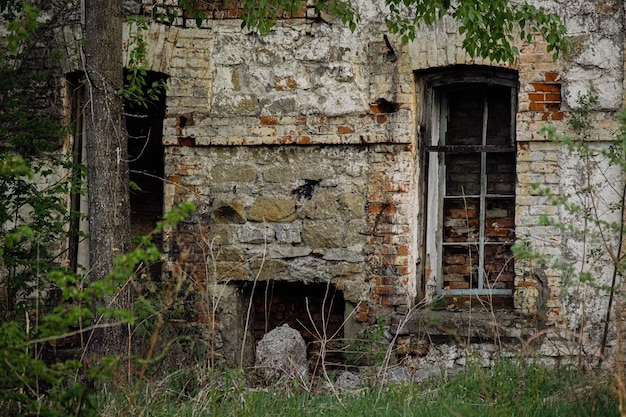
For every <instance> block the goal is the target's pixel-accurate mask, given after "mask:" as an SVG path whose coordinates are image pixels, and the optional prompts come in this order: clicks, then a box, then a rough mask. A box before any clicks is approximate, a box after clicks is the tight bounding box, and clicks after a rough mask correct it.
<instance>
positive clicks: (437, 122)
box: [422, 68, 518, 296]
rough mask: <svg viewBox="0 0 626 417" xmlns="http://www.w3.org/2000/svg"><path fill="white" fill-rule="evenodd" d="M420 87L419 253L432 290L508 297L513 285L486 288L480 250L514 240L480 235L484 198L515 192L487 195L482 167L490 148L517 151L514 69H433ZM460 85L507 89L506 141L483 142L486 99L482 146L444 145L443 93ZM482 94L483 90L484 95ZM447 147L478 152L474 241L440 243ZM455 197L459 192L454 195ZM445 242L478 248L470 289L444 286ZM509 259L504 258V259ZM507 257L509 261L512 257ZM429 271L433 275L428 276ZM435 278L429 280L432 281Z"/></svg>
mask: <svg viewBox="0 0 626 417" xmlns="http://www.w3.org/2000/svg"><path fill="white" fill-rule="evenodd" d="M422 81H424V83H422V87H423V88H424V101H425V104H426V109H425V110H426V111H425V112H424V117H423V118H424V119H425V120H424V123H423V124H424V125H425V129H424V132H425V135H424V136H423V142H422V143H423V145H424V146H423V147H422V149H423V152H422V155H423V158H424V159H423V162H424V166H425V169H424V171H423V175H424V177H425V181H424V185H423V187H424V189H423V192H424V194H423V195H425V196H426V199H425V204H424V206H423V212H424V213H423V221H424V232H423V242H424V243H423V244H424V246H423V248H424V251H423V254H424V257H423V258H428V260H429V262H428V264H427V265H425V266H424V267H425V268H428V269H429V274H430V277H429V278H430V279H429V283H430V284H431V285H432V284H433V283H434V284H435V288H434V292H435V294H436V295H438V296H512V294H513V291H514V290H513V288H506V289H504V288H491V287H490V285H489V282H488V280H487V278H486V272H485V258H486V256H485V249H486V248H487V246H489V245H494V244H498V245H502V244H505V245H507V246H511V245H512V244H513V243H514V238H513V240H512V241H510V242H509V241H507V242H505V243H503V242H497V243H490V242H487V240H486V239H485V227H486V219H485V211H486V210H485V207H486V199H487V198H489V199H492V198H498V197H502V198H510V199H513V201H515V191H513V193H512V194H509V195H506V196H505V195H503V196H497V195H488V194H487V172H486V158H487V156H488V154H489V153H492V152H496V153H499V152H508V153H513V156H514V159H516V158H515V156H516V155H515V152H516V149H517V147H516V141H515V132H516V126H515V119H516V117H515V116H516V112H517V92H518V81H517V74H516V73H514V72H513V71H508V70H504V71H502V72H501V73H500V72H499V71H498V70H497V69H491V68H488V69H485V68H480V69H478V70H473V69H471V68H461V69H459V68H453V69H449V70H444V71H436V72H433V73H430V74H426V75H425V76H424V77H422ZM463 86H472V87H474V88H475V87H481V86H482V87H484V88H485V89H487V88H489V87H494V86H497V87H506V88H509V90H510V94H511V98H510V102H509V103H510V108H511V118H510V128H509V133H510V135H509V143H508V144H506V145H488V144H487V143H486V129H487V125H486V121H487V117H488V111H489V107H488V105H487V103H486V98H485V101H484V102H483V117H482V127H481V132H482V144H481V145H449V144H446V143H445V138H446V132H445V127H446V126H447V119H446V117H447V111H448V110H449V109H448V103H447V102H446V97H447V94H448V93H449V92H450V91H454V89H458V88H461V87H463ZM485 97H486V95H485ZM447 152H453V153H455V154H459V153H474V154H476V153H478V154H480V169H481V171H480V182H481V184H480V194H479V195H476V196H472V197H473V198H476V199H478V200H479V202H480V206H479V208H480V209H479V212H480V226H479V230H480V232H479V234H480V236H479V237H478V241H477V242H469V241H467V242H462V243H459V242H455V243H444V238H443V236H444V227H443V221H444V214H443V213H444V208H443V204H444V198H453V197H451V196H447V195H446V194H445V193H446V190H445V182H446V181H445V178H446V172H445V169H446V164H445V162H444V161H445V155H446V153H447ZM513 190H515V184H513ZM454 198H458V196H456V197H454ZM445 244H448V245H455V246H459V247H462V246H467V247H468V250H469V248H470V246H472V247H474V246H475V247H476V249H477V252H478V269H477V271H478V277H477V284H476V287H475V288H473V286H472V285H471V283H470V288H464V289H450V288H445V287H444V273H443V263H444V262H443V246H444V245H445ZM507 262H508V261H507ZM510 262H513V260H512V259H511V261H510ZM433 274H434V280H433V279H432V275H433ZM433 281H434V282H433Z"/></svg>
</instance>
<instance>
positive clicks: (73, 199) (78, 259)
mask: <svg viewBox="0 0 626 417" xmlns="http://www.w3.org/2000/svg"><path fill="white" fill-rule="evenodd" d="M83 80H84V73H83V72H82V71H76V72H73V73H70V74H67V75H66V77H65V85H66V91H67V98H68V102H69V106H70V108H69V109H68V110H69V116H70V120H69V128H70V131H71V133H72V146H71V152H72V163H73V172H72V190H71V194H70V216H71V217H70V225H69V238H68V261H69V268H70V270H71V271H74V272H79V269H80V268H81V267H82V268H86V269H88V266H89V243H88V240H87V235H88V229H89V228H88V223H87V222H88V220H87V195H86V193H83V192H81V190H84V184H83V181H85V180H86V178H82V175H83V174H82V172H81V170H80V166H81V165H83V166H86V165H87V161H86V143H85V140H84V136H85V125H86V120H85V114H86V113H85V105H86V103H87V101H86V99H85V90H86V89H85V84H84V82H83Z"/></svg>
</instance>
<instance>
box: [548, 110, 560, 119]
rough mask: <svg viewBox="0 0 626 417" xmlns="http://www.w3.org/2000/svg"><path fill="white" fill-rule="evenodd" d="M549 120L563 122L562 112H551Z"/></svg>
mask: <svg viewBox="0 0 626 417" xmlns="http://www.w3.org/2000/svg"><path fill="white" fill-rule="evenodd" d="M550 119H551V120H563V112H562V111H555V112H552V114H551V115H550Z"/></svg>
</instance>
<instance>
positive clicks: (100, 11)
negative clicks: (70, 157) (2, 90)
mask: <svg viewBox="0 0 626 417" xmlns="http://www.w3.org/2000/svg"><path fill="white" fill-rule="evenodd" d="M83 12H84V18H85V47H84V48H85V49H84V50H85V69H86V76H87V88H88V90H87V109H86V111H87V123H86V142H87V194H88V202H89V239H90V243H89V245H90V254H89V262H90V271H89V279H90V280H92V281H93V280H100V279H102V278H104V277H105V276H106V275H107V274H108V273H109V272H110V271H111V269H112V267H113V258H114V257H115V256H116V255H118V254H121V253H125V252H127V251H128V250H129V248H130V206H129V190H128V163H127V160H128V146H127V135H126V129H125V123H124V117H123V108H124V105H123V102H122V99H121V98H120V97H119V96H118V94H117V92H116V91H117V89H119V88H120V87H121V86H122V83H123V61H122V1H121V0H86V1H85V8H84V11H83ZM125 299H126V297H124V296H123V294H118V295H117V296H113V297H110V298H109V299H105V300H99V302H100V303H104V304H105V305H106V306H111V307H127V306H128V302H125ZM91 344H92V347H93V350H94V351H95V352H97V353H114V352H115V353H120V352H121V351H122V349H123V346H124V344H125V343H124V338H123V331H122V328H121V327H109V328H107V329H105V330H103V331H101V332H99V333H97V334H96V337H95V340H93V339H92V341H91Z"/></svg>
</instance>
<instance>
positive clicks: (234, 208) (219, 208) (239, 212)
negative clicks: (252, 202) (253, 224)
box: [211, 201, 246, 224]
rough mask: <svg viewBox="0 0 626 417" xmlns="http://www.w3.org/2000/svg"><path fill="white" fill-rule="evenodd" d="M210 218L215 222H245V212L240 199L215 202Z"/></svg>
mask: <svg viewBox="0 0 626 417" xmlns="http://www.w3.org/2000/svg"><path fill="white" fill-rule="evenodd" d="M211 220H212V221H213V222H215V223H238V224H243V223H245V222H246V214H245V211H244V206H243V203H242V202H240V201H234V202H230V203H229V202H218V203H216V204H215V207H214V209H213V212H212V213H211Z"/></svg>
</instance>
